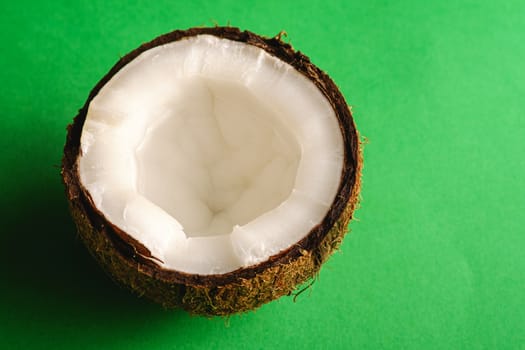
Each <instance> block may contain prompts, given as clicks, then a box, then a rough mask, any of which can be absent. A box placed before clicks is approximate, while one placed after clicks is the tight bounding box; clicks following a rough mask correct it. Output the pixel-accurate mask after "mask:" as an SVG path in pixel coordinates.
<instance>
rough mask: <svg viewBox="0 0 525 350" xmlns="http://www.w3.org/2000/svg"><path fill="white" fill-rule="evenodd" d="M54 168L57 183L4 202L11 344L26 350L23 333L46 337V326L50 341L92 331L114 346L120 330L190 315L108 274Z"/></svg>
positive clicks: (3, 291) (3, 305)
mask: <svg viewBox="0 0 525 350" xmlns="http://www.w3.org/2000/svg"><path fill="white" fill-rule="evenodd" d="M53 171H55V172H56V181H53V183H44V182H46V181H45V180H41V182H38V180H35V179H34V180H33V182H32V183H28V184H27V185H25V187H24V188H19V189H17V190H16V191H15V190H11V191H10V193H12V194H7V196H5V197H4V198H2V202H3V203H4V204H3V205H2V207H3V208H2V209H3V211H4V212H3V216H4V215H5V216H4V219H3V220H2V223H1V225H2V232H1V234H0V271H1V277H2V283H1V288H0V310H2V312H0V323H1V324H2V325H5V326H2V327H5V329H4V331H6V333H5V334H6V335H9V336H10V337H11V341H15V338H16V341H15V343H12V342H11V344H12V345H17V346H22V345H23V341H24V338H20V337H19V336H20V335H23V336H24V337H26V338H28V336H30V337H29V338H31V337H36V338H35V339H33V341H36V339H40V338H39V337H41V336H43V335H42V334H41V333H43V332H44V331H43V330H42V327H44V329H45V333H46V335H45V338H46V339H50V337H53V336H56V337H57V338H58V339H64V336H67V335H68V334H69V335H72V336H73V335H74V334H76V332H80V334H83V332H85V331H86V330H89V329H91V331H92V332H94V334H96V335H97V336H100V335H104V334H108V339H107V341H108V342H112V341H113V340H115V341H116V339H115V338H118V335H119V329H122V337H125V334H128V332H129V331H130V329H131V330H132V331H133V332H138V333H139V334H140V332H141V329H142V328H143V327H144V326H145V325H146V324H149V325H150V326H151V324H152V323H155V322H162V320H166V319H167V318H169V320H170V321H169V322H170V323H172V324H173V323H174V321H175V322H181V321H182V320H183V319H186V318H188V317H189V316H188V315H187V314H186V313H184V312H182V311H180V310H176V311H165V310H163V309H162V308H161V307H160V306H159V305H156V304H153V303H152V302H150V301H148V300H146V299H144V298H139V297H137V296H135V295H133V294H132V293H131V292H130V291H128V290H126V289H124V288H122V287H120V286H118V285H116V284H115V283H114V282H113V281H112V280H111V279H110V278H109V277H108V276H107V275H106V274H105V273H104V271H103V270H102V269H101V268H100V267H99V266H98V264H97V263H96V261H95V260H94V259H93V258H92V257H91V256H90V254H89V253H88V251H87V249H86V248H85V247H84V246H83V244H82V242H81V241H80V238H79V237H78V234H77V233H76V228H75V225H74V224H73V222H72V220H71V217H70V215H69V211H68V209H67V204H66V199H65V195H64V189H63V186H62V184H61V183H60V175H59V169H53ZM35 178H36V177H35ZM144 320H148V321H147V323H144ZM102 329H104V330H105V332H102V333H101V332H99V331H98V330H102ZM55 332H56V333H55ZM64 332H65V333H64ZM28 333H29V334H28ZM109 333H112V334H113V335H112V336H111V337H110V336H109ZM16 334H18V335H19V336H16ZM75 336H76V335H75ZM7 340H8V343H10V342H9V339H7ZM19 341H22V343H19ZM24 347H25V346H24Z"/></svg>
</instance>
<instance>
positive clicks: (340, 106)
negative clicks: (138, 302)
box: [62, 27, 362, 315]
mask: <svg viewBox="0 0 525 350" xmlns="http://www.w3.org/2000/svg"><path fill="white" fill-rule="evenodd" d="M198 34H211V35H216V36H219V37H223V38H227V39H230V40H237V41H242V42H245V43H247V44H251V45H256V46H258V47H260V48H262V49H264V50H266V51H267V52H269V53H270V54H272V55H274V56H276V57H278V58H280V59H282V60H284V61H286V62H288V63H289V64H291V65H292V66H294V67H295V68H296V69H297V70H299V71H300V72H301V73H302V74H304V75H305V76H307V77H308V78H309V79H310V80H312V81H313V82H314V83H315V84H316V85H317V86H318V87H319V88H320V90H321V91H322V92H323V93H324V94H325V96H326V97H327V98H328V100H329V101H330V103H331V104H332V106H333V107H334V110H335V111H336V115H337V117H338V119H339V121H340V125H341V132H342V134H343V139H344V142H345V164H344V166H343V175H342V179H341V184H340V188H339V190H338V194H337V198H336V201H335V203H334V205H333V207H332V208H331V209H330V210H329V212H328V214H327V215H326V217H325V219H324V220H323V221H322V223H320V224H319V225H318V226H316V227H315V228H313V229H312V231H310V233H308V235H307V236H306V237H305V238H304V239H303V240H301V241H300V242H298V243H297V244H296V245H294V246H292V247H290V248H289V249H288V250H286V251H284V252H281V253H279V254H278V255H276V256H273V257H271V258H270V259H269V260H268V261H266V262H263V263H261V264H259V265H257V266H252V267H248V268H244V269H239V270H236V271H233V272H230V273H227V274H224V275H210V276H201V275H190V274H186V273H182V272H178V271H169V270H165V269H163V268H161V267H160V266H159V265H157V264H156V263H155V262H154V261H153V260H152V259H151V256H150V255H149V251H148V250H147V249H146V248H145V247H144V246H142V245H141V244H140V242H136V241H134V240H133V239H132V238H131V237H130V236H129V235H127V234H126V233H125V232H122V231H121V230H119V229H118V228H117V227H115V226H114V225H112V224H111V223H110V222H108V221H107V220H106V219H105V217H104V215H103V214H102V213H100V212H99V211H98V210H97V209H96V208H95V207H94V205H93V203H92V201H91V199H90V196H89V194H88V193H87V191H86V190H85V189H84V188H83V186H82V185H81V183H80V180H79V174H78V169H77V159H78V156H79V154H80V153H79V152H80V148H79V144H80V134H81V130H82V125H83V123H84V120H85V118H86V113H87V107H88V106H89V102H90V101H91V99H92V98H93V97H94V96H96V94H97V93H98V91H99V90H100V89H101V87H102V86H103V85H104V84H105V83H106V82H107V81H108V80H109V79H110V78H111V77H112V76H113V75H114V74H115V73H116V72H118V71H119V70H120V69H121V68H122V67H123V66H125V65H126V64H127V63H129V62H130V61H131V60H132V59H134V58H135V57H136V56H138V55H139V54H140V53H141V52H143V51H145V50H147V49H149V48H151V47H155V46H158V45H161V44H164V43H167V42H171V41H175V40H180V39H181V38H184V37H188V36H192V35H198ZM361 168H362V152H361V144H360V142H359V138H358V134H357V131H356V129H355V125H354V123H353V119H352V116H351V113H350V110H349V109H348V106H347V104H346V102H345V101H344V98H343V97H342V95H341V93H340V92H339V90H338V89H337V87H336V86H335V84H334V83H333V82H332V81H331V79H330V78H329V77H328V76H327V75H326V74H324V73H323V72H322V71H321V70H319V69H318V68H317V67H315V66H314V65H313V64H311V63H310V61H309V59H308V58H307V57H306V56H304V55H302V54H301V53H300V52H296V51H295V50H293V49H292V48H291V46H290V45H288V44H286V43H284V42H282V41H281V40H280V37H276V38H262V37H260V36H258V35H256V34H253V33H251V32H247V31H245V32H241V31H240V30H238V29H237V28H230V27H215V28H193V29H189V30H186V31H175V32H171V33H168V34H166V35H163V36H161V37H159V38H157V39H155V40H153V41H152V42H149V43H147V44H144V45H142V46H141V47H139V48H138V49H136V50H134V51H132V52H131V53H130V54H128V55H126V56H125V57H123V58H122V59H121V60H120V61H119V62H118V63H117V64H116V65H115V66H114V67H113V68H112V69H111V71H110V72H109V73H108V74H107V75H106V76H105V77H104V78H103V79H102V80H101V81H100V82H99V83H98V84H97V86H95V88H94V89H93V91H92V92H91V93H90V96H89V98H88V100H87V102H86V104H85V105H84V107H83V108H82V109H81V110H80V111H79V114H78V115H77V116H76V117H75V120H74V122H73V124H72V125H70V126H69V127H68V136H67V140H66V146H65V150H64V158H63V162H62V177H63V181H64V184H65V187H66V196H67V199H68V201H69V207H70V211H71V214H72V217H73V220H74V221H75V223H76V225H77V229H78V232H79V235H80V238H81V239H82V241H83V242H84V244H85V245H86V247H87V248H88V249H89V251H90V252H91V254H92V255H93V256H94V257H95V259H96V260H97V261H98V262H99V263H100V265H101V266H102V267H103V268H104V270H105V271H106V272H107V273H108V274H109V275H110V276H111V277H112V278H113V279H114V280H115V281H116V282H118V283H119V284H122V285H123V286H126V287H128V288H130V289H131V290H133V291H134V292H135V293H137V294H138V295H140V296H146V297H148V298H150V299H152V300H154V301H155V302H158V303H160V304H162V305H163V306H164V307H166V308H173V307H180V308H183V309H185V310H187V311H188V312H190V313H191V314H199V315H229V314H233V313H238V312H243V311H248V310H253V309H256V308H258V307H259V306H261V305H262V304H264V303H267V302H269V301H271V300H274V299H277V298H279V297H281V296H283V295H290V294H291V293H292V292H293V291H294V290H295V288H296V287H297V286H298V285H300V284H302V283H304V282H306V281H308V280H309V279H311V278H315V277H316V276H317V274H318V272H319V269H320V267H321V265H322V264H323V263H324V262H325V261H326V260H327V258H328V257H329V256H330V255H331V254H332V253H333V252H334V251H335V250H336V249H337V248H338V247H339V245H340V243H341V242H342V239H343V237H344V235H345V234H346V233H347V231H348V224H349V221H350V220H351V219H352V215H353V212H354V210H355V208H356V206H357V205H358V197H359V190H360V184H361V183H360V176H361Z"/></svg>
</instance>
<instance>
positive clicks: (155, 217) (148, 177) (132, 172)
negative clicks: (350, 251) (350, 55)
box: [62, 27, 361, 315]
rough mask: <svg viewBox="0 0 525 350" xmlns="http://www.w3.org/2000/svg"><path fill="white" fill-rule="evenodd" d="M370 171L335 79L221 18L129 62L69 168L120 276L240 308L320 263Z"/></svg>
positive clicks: (99, 96)
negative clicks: (218, 24)
mask: <svg viewBox="0 0 525 350" xmlns="http://www.w3.org/2000/svg"><path fill="white" fill-rule="evenodd" d="M360 168H361V158H360V152H359V142H358V135H357V132H356V129H355V126H354V123H353V120H352V116H351V113H350V111H349V109H348V106H347V105H346V102H345V100H344V98H343V97H342V95H341V93H340V92H339V90H338V89H337V87H336V86H335V84H334V83H333V82H332V80H331V79H330V78H329V77H328V76H327V75H326V74H324V73H323V72H322V71H321V70H320V69H318V68H317V67H316V66H314V65H313V64H312V63H310V61H309V59H308V58H307V57H306V56H304V55H303V54H301V53H299V52H296V51H294V50H293V49H292V48H291V47H290V46H289V45H288V44H285V43H283V42H282V41H281V40H280V39H279V38H270V39H267V38H262V37H260V36H258V35H256V34H253V33H251V32H247V31H245V32H241V31H239V30H238V29H236V28H222V27H216V28H195V29H189V30H186V31H175V32H172V33H169V34H166V35H163V36H161V37H159V38H157V39H155V40H153V41H151V42H149V43H147V44H144V45H142V46H141V47H139V48H138V49H136V50H134V51H132V52H131V53H129V54H128V55H126V56H125V57H123V58H122V59H121V60H120V61H119V62H118V63H117V64H116V65H115V66H114V67H113V68H112V69H111V70H110V72H109V73H108V74H107V75H106V76H105V77H104V78H103V79H102V80H101V81H100V82H99V83H98V84H97V85H96V86H95V88H94V89H93V91H92V92H91V94H90V95H89V98H88V100H87V102H86V104H85V105H84V107H83V108H82V109H81V110H80V112H79V114H78V115H77V116H76V118H75V120H74V122H73V124H72V125H70V126H69V128H68V135H67V141H66V146H65V153H64V159H63V168H62V175H63V179H64V183H65V186H66V192H67V197H68V200H69V202H70V208H71V212H72V215H73V218H74V220H75V222H76V224H77V227H78V230H79V233H80V237H81V238H82V240H83V241H84V242H85V244H86V246H87V247H88V248H89V250H90V251H91V253H92V254H93V256H94V257H95V258H96V259H97V260H98V261H99V262H100V264H101V265H102V266H103V267H104V268H105V269H106V270H107V271H108V272H109V274H110V275H111V276H112V277H113V278H114V279H115V280H116V281H118V282H119V283H122V284H124V285H125V286H128V287H130V288H131V289H133V290H134V291H136V292H137V293H139V294H140V295H145V296H147V297H149V298H151V299H153V300H155V301H157V302H159V303H161V304H162V305H164V306H166V307H182V308H184V309H186V310H188V311H189V312H191V313H194V314H204V315H226V314H232V313H236V312H241V311H246V310H251V309H254V308H257V307H258V306H260V305H261V304H263V303H265V302H268V301H270V300H273V299H276V298H278V297H280V296H282V295H287V294H290V293H291V292H293V291H294V289H295V288H296V287H297V285H299V284H301V283H303V282H305V281H306V280H308V279H310V278H312V277H314V276H315V275H316V274H317V273H318V271H319V268H320V266H321V264H322V263H323V262H324V261H325V260H326V259H327V257H328V256H329V255H330V253H331V252H332V251H333V250H334V249H335V248H337V246H338V245H339V244H340V242H341V240H342V238H343V236H344V234H345V233H346V231H347V225H348V222H349V220H350V219H351V217H352V212H353V210H354V208H355V206H356V202H357V196H358V191H359V175H360Z"/></svg>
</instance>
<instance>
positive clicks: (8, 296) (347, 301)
mask: <svg viewBox="0 0 525 350" xmlns="http://www.w3.org/2000/svg"><path fill="white" fill-rule="evenodd" d="M80 3H82V2H78V3H76V2H75V4H72V2H70V1H54V2H49V3H48V2H44V1H26V0H23V1H8V2H5V3H4V4H3V5H2V9H1V12H0V39H1V44H2V51H1V55H0V107H1V118H0V128H1V132H2V133H1V137H0V146H1V153H0V154H1V155H0V162H1V163H0V164H1V172H0V209H1V212H0V213H1V214H0V215H1V221H0V225H1V226H0V227H1V231H0V269H1V270H0V273H1V279H0V348H2V349H16V348H22V349H32V348H50V349H51V348H52V349H84V348H86V349H90V348H107V349H117V348H125V349H193V348H210V349H212V348H213V349H215V348H236V347H239V348H243V349H267V348H306V349H319V348H329V349H341V348H356V349H522V350H523V349H525V274H524V272H525V253H524V252H525V229H524V227H525V184H524V181H523V175H524V173H525V141H524V139H525V96H524V95H525V3H524V2H523V1H521V0H520V1H505V2H503V3H500V2H499V1H492V2H486V1H465V0H464V1H454V2H447V1H434V2H428V1H412V2H411V1H403V2H394V1H351V2H348V1H339V2H336V1H333V2H331V1H326V0H325V1H312V2H305V3H299V2H297V3H294V2H292V1H258V2H241V1H238V2H234V1H225V0H216V1H213V2H203V1H180V2H174V1H158V2H154V3H153V2H150V1H141V2H121V3H108V2H107V1H99V0H96V1H95V0H90V1H85V2H83V3H84V4H82V5H81V4H80ZM215 22H216V23H218V24H221V25H226V24H228V23H231V24H232V25H235V26H238V27H240V28H242V29H250V30H252V31H255V32H257V33H260V34H263V35H268V36H273V35H275V34H277V33H278V32H279V31H281V30H283V29H284V30H286V31H287V32H288V35H289V36H288V39H287V40H289V41H291V43H292V45H294V47H296V48H297V49H299V50H301V51H302V52H304V53H306V54H307V55H308V56H310V58H311V59H312V61H313V62H314V63H316V64H317V65H318V66H320V67H321V68H322V69H324V70H325V71H327V72H328V73H329V74H330V75H331V77H332V78H333V79H334V80H335V81H336V83H337V84H338V85H339V86H340V88H341V90H342V92H343V94H344V95H345V96H346V98H347V101H348V102H349V104H351V105H352V107H353V112H354V114H355V119H356V123H357V126H358V128H359V130H360V132H361V133H362V135H364V136H366V138H367V139H368V144H367V145H366V149H365V168H364V177H363V189H362V202H361V208H360V210H359V211H358V212H357V213H356V217H357V219H358V220H355V221H353V222H352V224H351V227H352V233H351V235H349V236H347V238H346V239H345V241H344V244H343V245H342V247H341V250H340V252H338V253H336V254H335V255H334V256H333V257H332V258H331V260H330V261H329V262H328V263H327V264H326V265H325V266H324V267H323V269H322V272H321V274H320V278H319V280H318V281H317V282H316V283H315V284H314V285H313V287H312V288H311V290H310V291H308V292H305V293H303V294H301V296H300V297H299V298H298V299H297V301H296V302H295V303H294V302H293V300H292V298H287V297H285V298H282V299H280V300H278V301H276V302H272V303H270V304H268V305H265V306H263V307H262V308H260V309H259V310H258V311H256V312H252V313H248V314H245V315H241V316H234V317H231V318H230V319H229V320H225V319H221V318H215V319H205V318H199V317H190V316H188V315H187V314H186V313H184V312H182V311H164V310H162V309H161V308H160V307H159V306H157V305H155V304H152V303H150V302H149V301H147V300H144V299H139V298H136V297H135V296H133V295H131V294H130V293H129V292H127V291H126V290H123V289H121V288H119V287H117V286H115V285H114V284H113V283H112V282H111V281H110V279H109V278H108V277H106V275H105V274H104V273H103V272H102V271H101V270H100V268H99V267H98V266H97V265H96V263H95V262H94V261H93V260H92V259H91V257H90V256H89V254H88V253H87V251H86V250H85V249H84V247H83V246H82V244H81V242H80V241H79V239H78V237H77V235H76V233H75V228H74V225H73V223H72V221H71V219H70V217H69V214H68V212H67V208H66V202H65V196H64V194H63V187H62V184H61V181H60V176H59V164H60V159H61V154H62V146H63V143H64V139H65V127H66V125H67V124H68V123H69V122H71V120H72V118H73V116H74V115H75V114H76V111H77V110H78V109H79V108H80V107H81V106H82V105H83V103H84V101H85V99H86V98H87V94H88V92H89V91H90V89H91V88H92V87H93V86H94V85H95V83H96V82H97V81H98V80H99V79H100V78H101V77H102V76H103V75H104V74H105V73H106V72H107V71H108V70H109V68H110V67H111V66H112V65H113V64H114V63H115V62H116V61H117V60H118V58H119V57H120V56H122V55H124V54H126V53H127V52H128V51H130V50H131V49H133V48H135V47H137V46H138V45H139V44H141V43H142V42H145V41H148V40H150V39H152V38H153V37H155V36H157V35H160V34H162V33H165V32H168V31H170V30H172V29H177V28H182V29H184V28H187V27H191V26H198V25H213V24H214V23H215Z"/></svg>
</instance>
